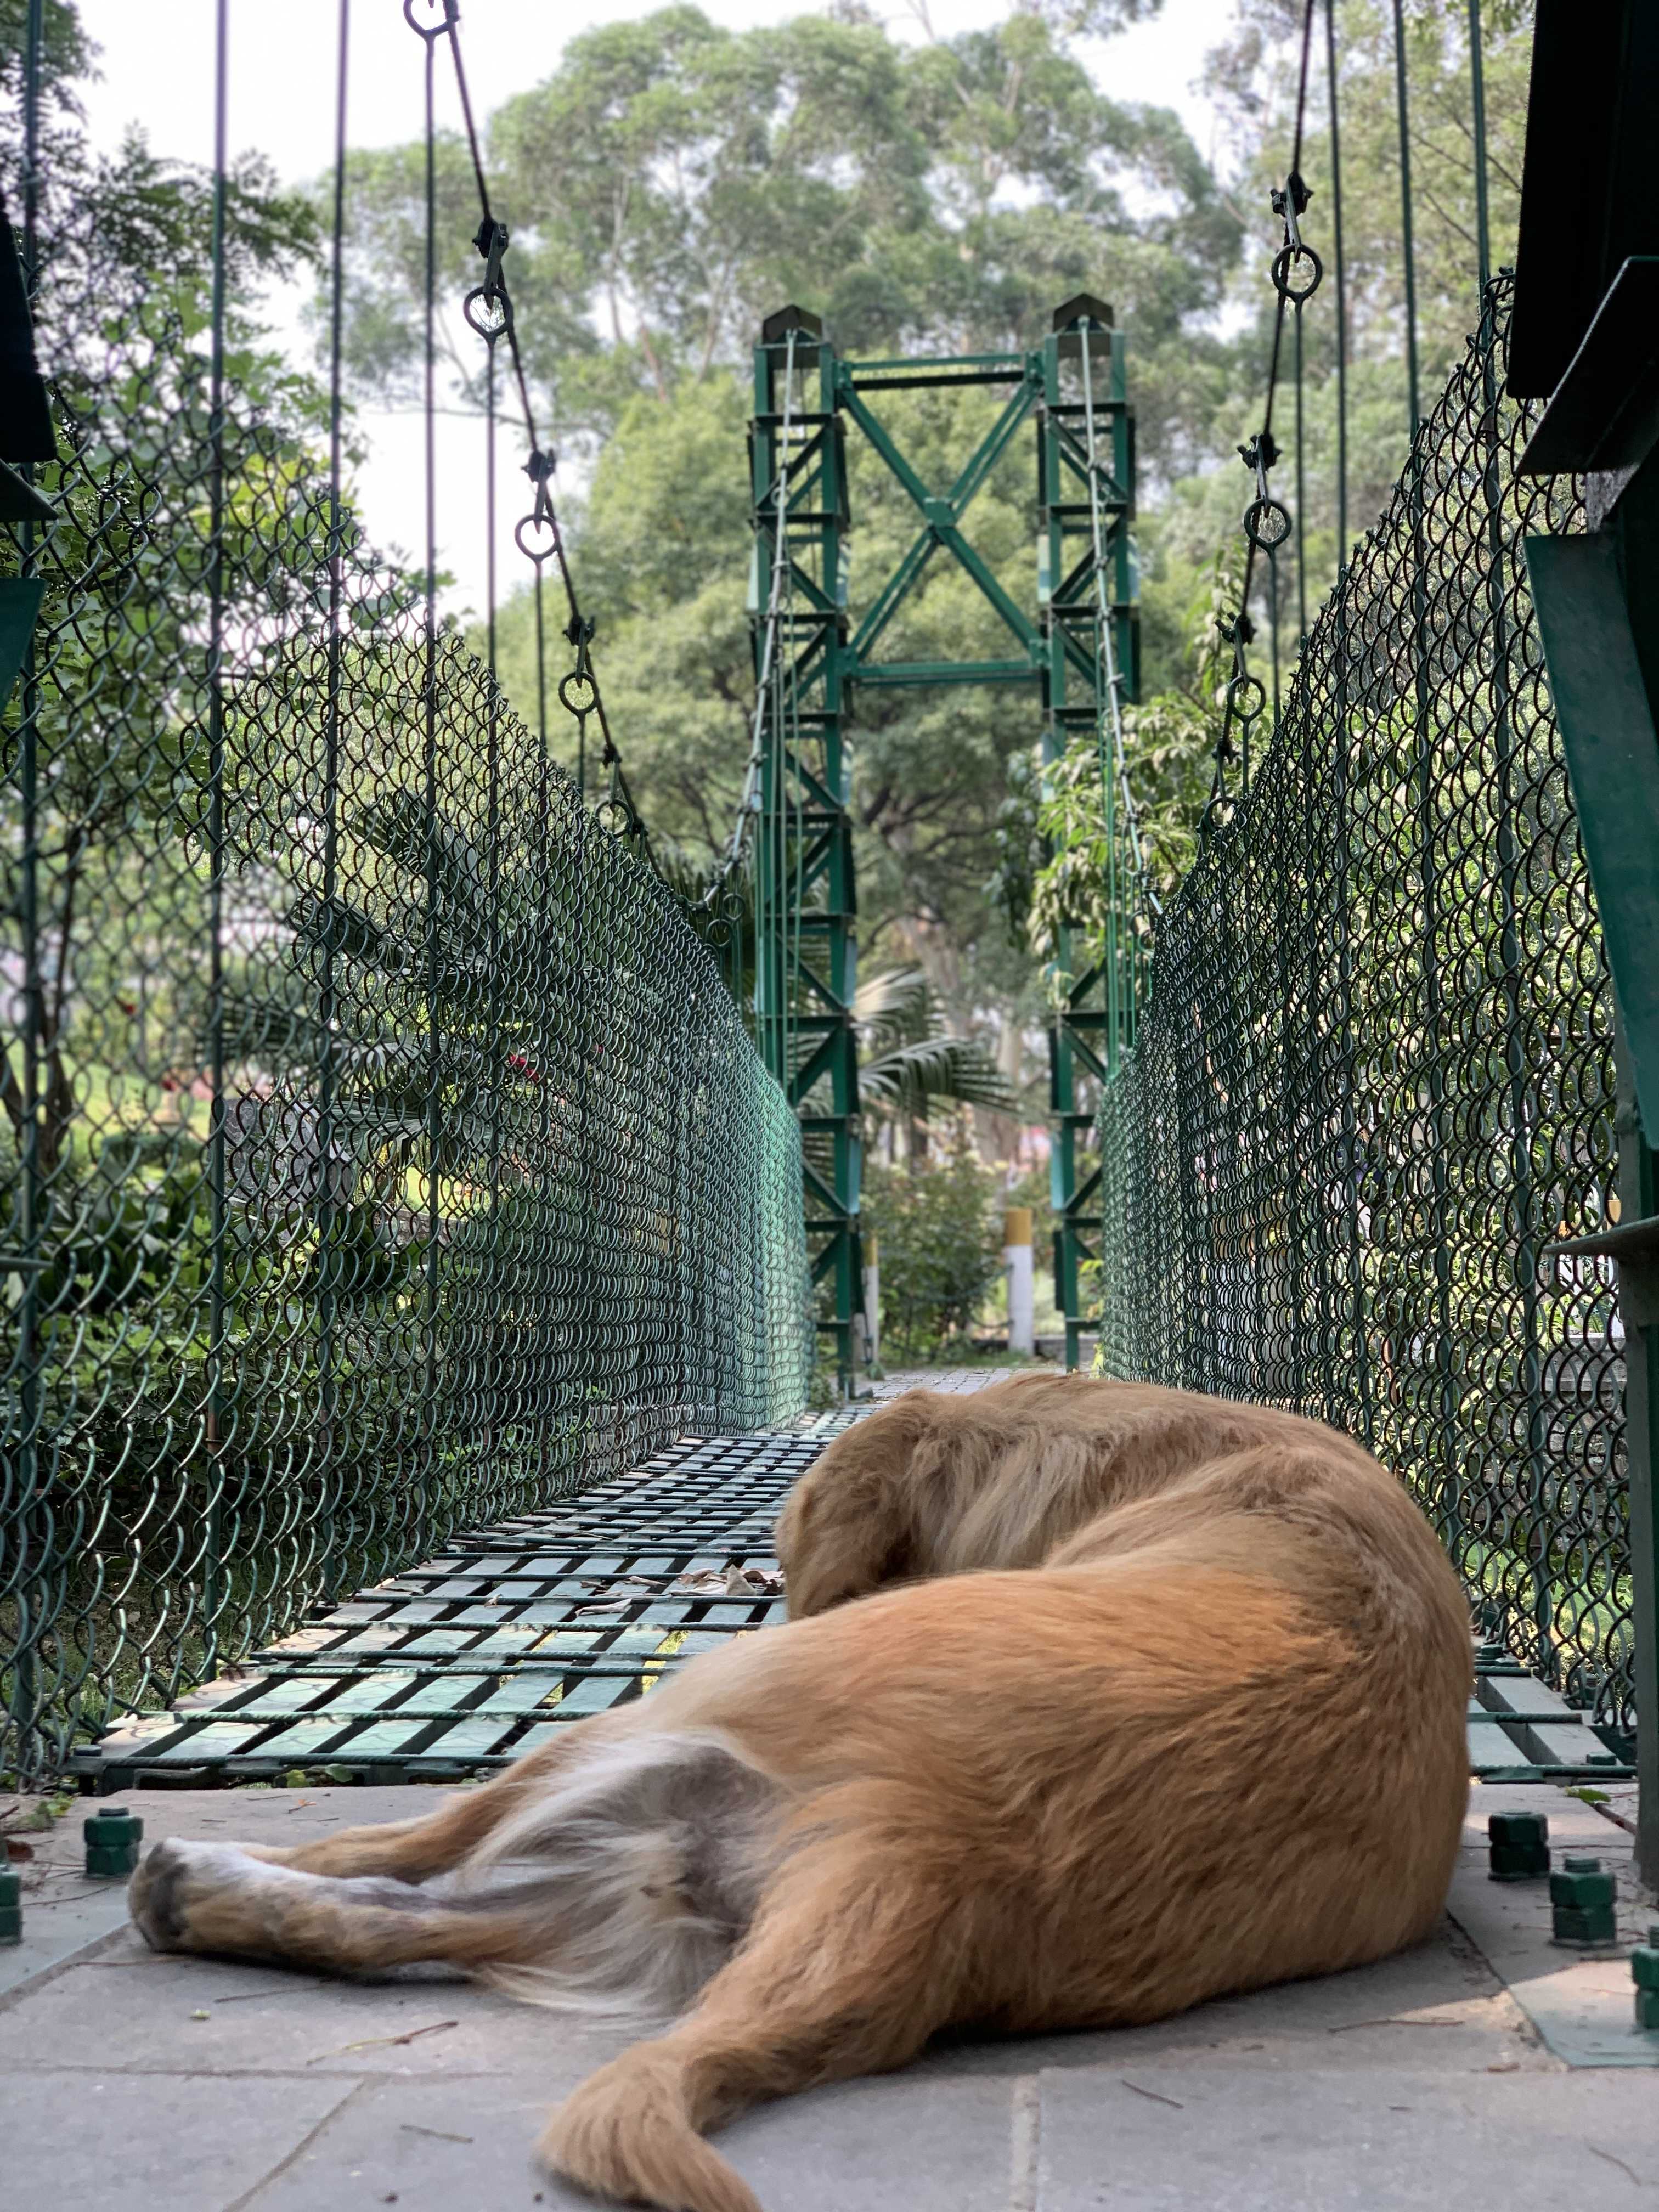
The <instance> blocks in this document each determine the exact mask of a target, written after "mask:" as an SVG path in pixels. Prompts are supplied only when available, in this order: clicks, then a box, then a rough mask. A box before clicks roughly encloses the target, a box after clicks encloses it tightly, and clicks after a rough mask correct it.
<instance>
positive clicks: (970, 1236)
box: [863, 1135, 1002, 1354]
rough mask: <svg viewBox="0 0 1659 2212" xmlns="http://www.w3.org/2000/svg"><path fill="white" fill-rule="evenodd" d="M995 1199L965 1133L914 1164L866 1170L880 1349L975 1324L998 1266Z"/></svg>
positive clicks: (920, 1346) (930, 1339)
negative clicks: (875, 1242)
mask: <svg viewBox="0 0 1659 2212" xmlns="http://www.w3.org/2000/svg"><path fill="white" fill-rule="evenodd" d="M999 1198H1000V1186H999V1181H998V1178H997V1176H996V1175H995V1174H994V1171H993V1170H991V1169H989V1168H985V1167H981V1165H980V1163H979V1161H978V1159H977V1158H975V1154H974V1151H973V1147H972V1146H970V1145H969V1142H968V1140H967V1139H966V1137H965V1136H963V1135H958V1137H957V1139H956V1141H955V1143H954V1144H953V1146H951V1150H950V1151H949V1152H946V1153H944V1154H942V1155H941V1156H939V1158H936V1159H933V1160H928V1161H926V1162H923V1163H921V1164H920V1165H919V1166H918V1167H917V1168H916V1169H915V1170H914V1171H912V1170H908V1169H905V1168H899V1169H893V1168H883V1167H878V1166H872V1167H871V1168H869V1169H867V1170H866V1175H865V1188H864V1206H863V1212H864V1219H865V1223H866V1226H867V1227H868V1228H869V1229H870V1230H872V1231H873V1232H874V1233H875V1235H876V1237H878V1239H879V1256H880V1261H881V1328H882V1335H883V1339H884V1347H885V1348H887V1349H890V1350H891V1351H895V1352H905V1353H908V1354H915V1353H919V1352H929V1351H933V1350H935V1349H937V1348H938V1347H939V1346H940V1345H941V1344H942V1343H943V1342H944V1341H945V1340H946V1339H947V1338H949V1337H951V1336H955V1335H957V1334H961V1333H962V1332H963V1331H965V1330H966V1329H968V1328H970V1327H971V1326H972V1324H973V1322H974V1321H975V1318H976V1317H977V1316H978V1313H979V1310H980V1308H981V1305H982V1304H984V1302H985V1298H986V1296H987V1292H988V1291H989V1290H990V1288H991V1285H993V1284H994V1282H995V1281H996V1279H997V1277H998V1275H999V1274H1000V1272H1001V1268H1002V1252H1001V1234H1000V1222H999V1221H998V1220H997V1219H996V1218H994V1209H995V1207H996V1206H997V1204H998V1201H999Z"/></svg>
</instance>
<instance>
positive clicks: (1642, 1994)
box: [1630, 1922, 1659, 2035]
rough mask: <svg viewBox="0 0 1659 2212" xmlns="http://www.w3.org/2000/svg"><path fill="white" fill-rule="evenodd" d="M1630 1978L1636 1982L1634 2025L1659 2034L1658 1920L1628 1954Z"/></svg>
mask: <svg viewBox="0 0 1659 2212" xmlns="http://www.w3.org/2000/svg"><path fill="white" fill-rule="evenodd" d="M1630 1974H1631V1979H1632V1981H1633V1982H1634V1983H1635V1984H1636V2025H1637V2026H1638V2027H1639V2028H1644V2029H1645V2030H1646V2031H1647V2032H1648V2033H1650V2034H1655V2035H1659V1922H1656V1923H1655V1924H1654V1925H1653V1926H1652V1927H1651V1928H1650V1929H1649V1930H1648V1940H1647V1942H1645V1943H1638V1945H1637V1947H1636V1948H1635V1949H1634V1950H1633V1951H1632V1953H1631V1954H1630Z"/></svg>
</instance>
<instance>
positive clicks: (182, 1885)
mask: <svg viewBox="0 0 1659 2212" xmlns="http://www.w3.org/2000/svg"><path fill="white" fill-rule="evenodd" d="M271 1873H272V1869H270V1866H269V1865H267V1864H265V1863H263V1862H262V1861H260V1860H259V1859H257V1858H254V1857H251V1856H250V1855H249V1854H248V1853H247V1852H246V1851H245V1850H242V1849H241V1847H240V1845H239V1844H195V1843H188V1842H186V1841H185V1840H184V1838H181V1837H171V1838H168V1839H167V1841H166V1842H164V1843H159V1844H151V1846H150V1848H149V1850H147V1851H146V1852H145V1853H144V1856H143V1858H142V1859H140V1860H139V1862H138V1869H137V1873H136V1874H135V1875H133V1877H132V1880H131V1882H129V1884H128V1885H127V1910H128V1911H129V1912H130V1913H131V1916H132V1922H133V1925H134V1926H135V1927H136V1928H137V1930H138V1932H139V1934H140V1935H141V1936H143V1939H144V1941H145V1942H146V1943H148V1944H149V1947H150V1948H151V1950H152V1951H211V1950H218V1949H222V1948H225V1946H226V1940H227V1936H228V1935H234V1934H236V1933H240V1934H243V1935H244V1936H247V1935H252V1934H253V1933H254V1932H255V1931H254V1929H252V1927H249V1926H248V1925H247V1924H246V1923H247V1917H248V1916H247V1912H246V1907H249V1906H252V1903H253V1899H254V1894H255V1893H256V1892H257V1891H258V1889H259V1888H260V1887H263V1885H264V1883H266V1882H268V1881H270V1877H271ZM239 1923H240V1926H239Z"/></svg>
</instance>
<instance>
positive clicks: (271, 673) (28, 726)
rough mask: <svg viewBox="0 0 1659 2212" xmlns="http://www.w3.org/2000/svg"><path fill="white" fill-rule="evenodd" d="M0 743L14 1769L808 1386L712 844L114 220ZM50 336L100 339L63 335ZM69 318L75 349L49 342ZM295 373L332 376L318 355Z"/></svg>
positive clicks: (73, 270)
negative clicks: (438, 573) (690, 916)
mask: <svg viewBox="0 0 1659 2212" xmlns="http://www.w3.org/2000/svg"><path fill="white" fill-rule="evenodd" d="M40 328H41V331H42V332H43V341H42V342H43V346H44V348H45V349H46V353H47V355H48V356H49V365H50V366H51V368H52V371H53V374H54V378H55V390H56V395H57V407H58V428H59V450H60V453H61V454H62V456H63V459H62V464H61V465H60V466H57V467H48V468H46V470H44V471H42V472H41V489H43V490H44V491H45V492H46V495H48V496H49V497H50V498H51V499H52V501H53V503H54V505H55V507H56V508H57V513H58V520H56V521H55V522H54V523H53V524H52V525H51V526H49V527H44V528H39V529H36V530H34V531H33V532H27V531H25V530H23V529H21V528H20V529H18V530H15V531H13V532H11V533H10V536H9V541H8V548H7V550H4V551H3V552H0V558H3V561H4V565H5V566H6V567H7V568H9V569H10V570H12V571H13V572H15V570H16V569H17V568H29V569H32V570H33V573H34V574H38V575H40V576H41V577H42V578H44V580H45V581H46V605H45V611H44V614H43V617H42V620H41V623H40V629H39V630H38V632H37V635H36V640H35V645H34V651H33V665H32V669H31V670H29V671H26V675H25V679H24V682H23V684H22V685H21V687H20V689H19V690H18V692H17V693H16V695H15V696H14V698H13V700H12V702H11V704H10V707H9V709H8V711H7V713H6V714H5V716H4V719H3V724H0V742H3V771H4V781H3V801H0V805H3V810H4V811H3V826H0V849H3V866H4V871H5V899H4V921H3V927H4V932H5V935H4V941H3V945H0V991H3V994H4V999H5V1004H6V1015H7V1023H8V1035H7V1038H6V1043H5V1058H4V1064H3V1078H0V1106H3V1115H0V1176H3V1183H4V1196H3V1201H0V1205H3V1213H0V1284H3V1297H4V1304H3V1312H0V1327H3V1332H4V1340H3V1364H4V1372H5V1405H4V1411H3V1421H4V1425H5V1440H4V1472H3V1488H0V1654H3V1665H4V1675H3V1695H0V1706H3V1709H4V1711H3V1722H4V1733H3V1737H0V1768H6V1769H9V1770H11V1771H14V1772H15V1773H18V1774H20V1775H22V1776H25V1777H27V1776H33V1775H38V1774H41V1773H46V1772H50V1771H52V1770H53V1769H55V1768H57V1767H58V1766H60V1765H61V1764H62V1762H63V1760H64V1757H65V1756H66V1754H67V1752H68V1750H69V1748H70V1745H71V1743H72V1742H73V1741H75V1740H76V1737H77V1736H80V1737H82V1738H84V1737H85V1736H86V1735H89V1734H95V1733H97V1732H98V1731H99V1730H100V1729H101V1728H102V1727H103V1726H104V1725H105V1723H106V1722H107V1721H108V1720H109V1718H110V1717H112V1715H114V1714H115V1713H117V1712H118V1711H130V1710H134V1709H143V1708H146V1707H151V1706H155V1705H161V1704H164V1703H165V1702H167V1700H169V1699H171V1698H172V1697H173V1695H174V1693H175V1692H177V1691H178V1690H179V1688H180V1687H181V1686H185V1685H187V1684H189V1683H190V1682H191V1681H194V1680H198V1679H200V1678H202V1677H203V1676H204V1675H205V1674H209V1673H210V1672H211V1671H212V1670H213V1668H215V1667H216V1665H217V1664H219V1663H222V1662H226V1661H228V1660H233V1659H234V1658H236V1657H237V1656H239V1655H240V1654H242V1653H244V1652H246V1651H247V1650H249V1649H250V1648H252V1647H254V1646H257V1645H258V1644H261V1643H263V1642H264V1641H266V1640H268V1639H269V1638H271V1637H272V1636H274V1635H276V1634H279V1633H281V1632H284V1631H286V1630H288V1629H289V1628H290V1627H292V1626H293V1625H294V1624H295V1621H296V1620H299V1619H300V1618H301V1616H302V1615H303V1614H304V1613H305V1612H306V1610H307V1607H310V1606H311V1605H312V1604H313V1603H314V1602H315V1601H319V1600H320V1599H323V1598H325V1597H328V1596H330V1595H333V1594H335V1593H337V1592H339V1591H342V1590H347V1589H352V1588H354V1587H356V1586H357V1585H358V1584H360V1583H362V1582H364V1581H365V1580H373V1579H375V1578H377V1577H380V1576H381V1575H382V1574H384V1573H385V1572H386V1571H388V1570H391V1569H392V1568H395V1567H398V1566H400V1565H405V1564H407V1563H409V1562H410V1561H412V1560H415V1559H419V1558H421V1557H422V1556H423V1555H425V1554H427V1553H430V1552H431V1551H432V1550H433V1549H434V1548H435V1547H438V1546H440V1545H441V1544H442V1543H443V1542H444V1541H445V1540H446V1537H447V1534H449V1532H451V1531H452V1530H453V1529H455V1528H457V1527H458V1526H459V1525H461V1524H463V1523H467V1522H480V1521H489V1520H492V1519H495V1518H497V1517H499V1516H505V1515H511V1514H513V1513H517V1512H520V1511H523V1510H526V1508H528V1507H530V1506H532V1505H536V1504H544V1503H545V1502H546V1501H547V1500H548V1498H550V1497H553V1496H556V1495H559V1494H561V1493H563V1492H569V1491H572V1490H574V1489H577V1488H579V1487H580V1486H582V1485H583V1484H585V1483H586V1482H587V1481H589V1480H592V1479H594V1478H596V1477H599V1476H602V1475H605V1474H612V1473H614V1472H616V1471H617V1470H618V1469H621V1468H625V1467H627V1466H629V1464H632V1463H634V1462H636V1461H637V1458H638V1457H639V1455H641V1454H643V1453H646V1452H647V1451H648V1450H650V1449H653V1448H654V1447H655V1446H656V1445H657V1444H658V1443H660V1442H661V1441H662V1440H663V1439H665V1438H667V1437H671V1436H674V1435H676V1434H678V1433H679V1432H681V1431H685V1430H691V1431H724V1432H727V1433H729V1432H730V1431H733V1430H741V1429H744V1428H752V1427H757V1426H762V1425H768V1424H771V1423H775V1422H777V1421H780V1420H782V1419H787V1418H788V1417H791V1416H793V1415H794V1414H795V1413H798V1412H799V1410H800V1409H801V1408H802V1407H803V1405H804V1403H805V1396H806V1392H807V1388H808V1381H809V1376H810V1371H811V1361H812V1357H813V1354H812V1328H811V1316H810V1310H809V1304H808V1290H807V1279H806V1267H805V1240H804V1231H803V1220H802V1203H801V1170H800V1145H799V1130H798V1127H797V1124H796V1122H795V1119H794V1116H793V1114H792V1113H791V1112H790V1110H789V1109H788V1107H787V1104H786V1103H785V1101H784V1098H783V1097H782V1095H781V1092H780V1091H779V1090H778V1088H777V1086H776V1085H775V1083H773V1081H772V1080H771V1079H770V1078H769V1077H768V1076H767V1075H766V1073H764V1071H763V1068H762V1066H761V1065H760V1062H759V1060H757V1056H756V1054H755V1053H754V1051H753V1049H752V1048H751V1046H750V1041H749V1039H748V1036H746V1034H745V1032H744V1026H743V1023H742V1021H741V1019H740V1018H739V1015H738V1011H737V1008H736V1006H734V1005H733V1003H732V999H731V996H730V994H728V992H727V991H726V988H725V987H724V986H723V984H722V983H721V981H720V975H719V972H718V969H717V966H716V963H715V960H714V957H713V956H712V955H711V954H710V953H709V952H708V951H707V950H706V949H705V948H704V947H703V946H702V945H701V944H700V943H699V942H698V941H697V940H696V938H695V937H694V935H693V934H692V933H691V931H690V929H689V928H688V927H686V925H685V923H684V920H683V919H682V917H681V915H680V913H679V911H678V905H677V902H676V901H675V899H674V897H673V896H672V895H671V892H670V891H669V890H668V889H667V888H666V887H665V885H664V884H661V883H660V882H659V881H658V880H657V878H655V877H654V876H653V875H652V874H651V873H650V872H648V871H647V869H645V868H644V867H643V866H641V865H640V864H639V862H638V861H637V860H635V858H634V856H633V855H632V854H630V853H629V852H628V851H626V850H625V849H623V847H622V846H621V845H619V843H618V842H617V841H616V840H615V839H614V838H613V837H612V836H611V835H610V834H608V832H607V830H606V829H605V827H604V826H602V824H601V823H600V822H599V820H597V819H596V818H595V817H594V816H593V815H592V813H591V812H589V811H586V809H585V808H584V807H583V806H582V805H580V803H579V801H578V799H577V798H576V796H575V794H574V791H573V789H572V787H571V786H570V785H569V783H568V781H566V780H565V779H564V778H563V777H562V775H560V774H559V773H558V771H557V770H556V769H555V768H553V767H552V766H551V765H550V763H549V760H548V757H547V750H546V747H545V744H542V743H539V742H538V739H537V738H536V737H535V736H534V735H533V734H532V732H530V731H529V730H528V729H526V726H525V725H524V724H523V723H522V722H521V721H520V720H518V719H517V718H516V717H515V715H514V714H513V713H512V711H511V709H510V708H508V706H507V703H506V702H505V701H504V700H503V698H502V697H501V694H500V693H499V691H498V690H496V688H495V684H494V683H493V681H492V680H491V678H490V677H489V674H488V672H487V671H485V670H484V669H483V667H481V666H480V665H479V663H478V662H477V660H476V659H472V658H471V656H470V655H469V653H467V652H466V651H465V647H464V646H463V644H462V642H461V641H460V640H459V638H458V637H457V636H456V635H453V633H451V632H448V631H446V630H439V631H437V632H436V633H435V634H432V633H429V632H428V627H427V623H426V618H425V614H424V611H423V607H422V601H421V598H420V595H419V592H418V591H417V590H416V588H415V587H414V586H411V584H410V580H409V579H408V578H407V576H405V575H404V574H399V573H398V570H397V569H396V568H393V567H392V566H389V565H387V564H386V563H385V562H382V561H380V559H378V558H377V557H376V556H375V555H374V552H373V551H372V550H370V549H369V548H368V546H367V545H366V544H364V542H363V540H362V536H361V533H360V532H359V529H358V526H357V525H356V521H355V520H354V518H353V517H352V515H351V514H350V513H349V511H343V510H341V509H339V508H338V507H337V506H336V504H335V503H334V501H333V499H332V497H331V484H330V476H329V471H328V469H327V467H326V465H325V464H324V463H322V462H319V459H318V455H317V450H316V447H317V439H318V435H319V423H318V421H317V417H316V415H315V411H314V406H311V407H310V411H309V412H308V411H307V408H308V406H309V405H310V403H308V402H307V399H306V398H305V395H304V392H303V391H302V390H301V387H300V386H298V384H297V382H295V383H294V384H293V385H292V386H284V385H283V383H282V382H281V380H278V381H277V384H276V399H275V400H274V401H273V402H271V403H270V404H258V405H256V404H252V403H245V402H244V400H243V399H241V398H239V397H238V395H237V389H236V386H237V369H238V362H237V360H236V357H235V356H234V352H233V356H232V358H231V361H230V362H229V367H230V369H231V372H232V374H231V381H230V383H229V385H228V387H227V398H226V404H225V407H224V410H223V415H222V422H216V421H215V419H214V416H213V410H212V407H211V383H210V366H209V362H208V358H207V354H206V351H205V343H204V335H203V333H202V331H200V330H199V329H197V328H193V327H191V325H190V324H189V322H188V321H187V319H183V318H181V315H180V313H179V311H178V308H177V307H176V305H174V304H170V303H169V299H168V295H167V291H166V289H165V288H164V287H162V286H161V285H159V284H158V285H155V287H153V288H151V289H149V290H148V291H147V290H146V289H145V287H144V286H143V285H142V284H141V283H138V282H137V281H136V280H135V279H134V278H133V277H132V276H131V274H130V273H129V272H127V271H126V270H125V269H124V267H123V265H122V264H121V263H120V261H119V259H118V258H115V257H112V256H110V255H106V254H103V253H100V251H99V250H98V247H97V246H96V243H95V241H91V242H88V241H87V240H82V241H81V243H80V245H79V246H73V245H72V244H71V245H70V246H65V247H64V248H63V249H62V250H56V249H55V251H54V255H53V258H52V263H51V264H50V266H49V268H48V270H47V274H46V284H45V289H44V291H43V294H42V300H41V307H40ZM54 333H62V334H67V335H66V336H64V337H55V336H54V335H53V334H54ZM54 349H55V352H56V356H57V357H56V358H55V359H52V358H51V356H52V355H53V353H54ZM285 391H290V392H291V404H289V403H288V402H285V400H284V398H283V393H284V392H285Z"/></svg>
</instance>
